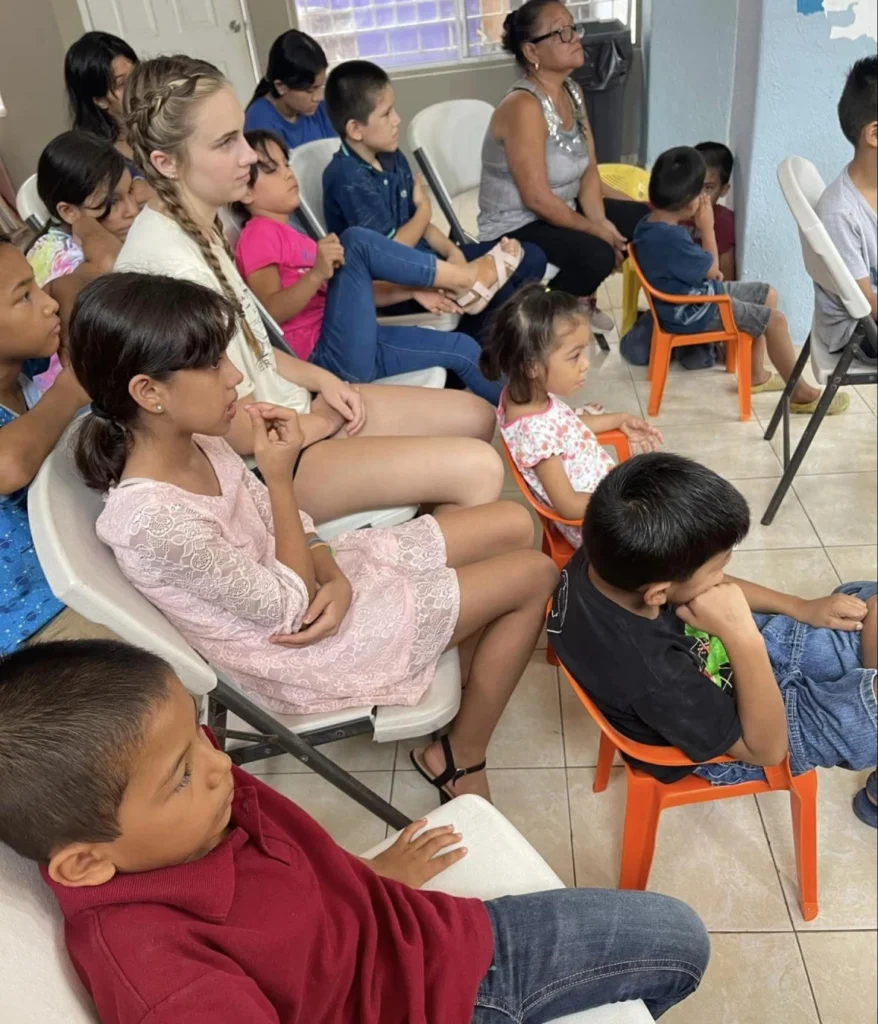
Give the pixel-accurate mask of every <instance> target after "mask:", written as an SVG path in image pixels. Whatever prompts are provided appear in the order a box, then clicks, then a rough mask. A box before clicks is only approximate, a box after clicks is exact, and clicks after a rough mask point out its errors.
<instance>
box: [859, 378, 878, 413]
mask: <svg viewBox="0 0 878 1024" xmlns="http://www.w3.org/2000/svg"><path fill="white" fill-rule="evenodd" d="M854 390H855V391H856V392H857V394H858V395H859V396H860V398H862V399H863V401H864V402H865V403H866V405H868V406H869V408H870V409H871V410H872V412H874V413H876V414H878V384H860V385H858V386H857V387H856V388H854Z"/></svg>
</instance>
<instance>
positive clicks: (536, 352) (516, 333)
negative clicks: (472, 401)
mask: <svg viewBox="0 0 878 1024" xmlns="http://www.w3.org/2000/svg"><path fill="white" fill-rule="evenodd" d="M582 317H583V312H582V309H581V307H580V305H579V300H578V299H577V298H576V296H574V295H568V294H567V292H550V291H548V290H547V288H546V286H545V285H543V284H540V283H539V282H537V281H535V282H532V283H531V284H527V285H524V287H522V288H519V290H518V291H517V292H516V293H515V294H514V295H513V296H512V298H510V299H508V300H507V301H506V302H504V303H503V305H502V306H501V307H500V309H498V310H497V313H496V315H495V316H494V318H493V320H492V322H491V325H490V330H489V338H488V341H487V342H486V344H485V347H484V348H483V349H482V354H481V356H480V357H479V367H480V369H481V371H482V373H483V374H484V375H485V376H486V377H487V378H488V380H500V378H501V377H505V378H506V392H507V394H508V395H509V397H510V398H511V399H512V401H513V402H516V403H517V404H518V405H524V404H525V403H526V402H529V401H530V400H531V399H532V397H533V380H532V378H531V377H530V374H529V370H530V369H531V368H532V367H534V366H535V365H543V364H544V363H545V361H546V358H547V357H548V355H549V353H550V352H551V351H552V350H553V349H554V348H555V346H556V344H557V338H556V328H557V323H558V321H559V320H567V321H570V322H572V321H575V320H577V319H581V318H582Z"/></svg>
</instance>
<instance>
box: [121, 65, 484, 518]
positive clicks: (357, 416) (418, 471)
mask: <svg viewBox="0 0 878 1024" xmlns="http://www.w3.org/2000/svg"><path fill="white" fill-rule="evenodd" d="M125 118H126V130H127V133H128V138H129V140H130V142H131V145H132V147H133V149H134V153H135V156H136V158H137V160H138V163H139V164H140V165H141V166H142V167H143V170H144V174H145V175H146V177H147V180H148V181H149V183H150V184H151V185H152V186H153V188H154V189H155V192H156V198H155V199H154V200H153V201H152V202H150V203H149V204H148V205H147V206H146V207H144V209H143V210H142V211H141V213H140V215H139V216H138V217H137V219H136V220H135V222H134V224H133V225H132V227H131V229H130V231H129V233H128V238H127V239H126V242H125V245H124V247H123V249H122V252H121V253H120V255H119V258H118V260H117V262H116V269H117V270H138V271H142V272H146V273H153V274H166V275H170V276H172V277H177V278H185V279H187V280H191V281H195V282H196V283H199V284H203V285H205V286H207V287H209V288H211V289H213V290H214V291H218V292H221V293H222V294H223V295H225V296H226V298H228V299H229V300H230V301H231V302H232V303H233V304H234V306H235V307H236V308H237V309H238V310H239V312H240V313H241V314H242V317H241V321H240V322H241V326H240V328H239V329H238V330H237V331H236V332H235V335H234V336H233V338H232V341H231V344H230V346H229V350H228V354H229V358H230V359H231V361H232V362H233V363H234V365H235V366H236V367H237V369H238V371H239V372H240V373H241V375H242V378H243V379H242V381H241V383H240V384H239V385H238V389H237V393H238V403H237V404H238V411H239V415H236V416H235V417H234V420H233V423H232V428H231V430H230V432H229V436H228V440H229V442H230V443H231V445H232V447H233V448H235V450H236V451H238V452H239V454H241V455H250V454H252V452H253V444H254V442H253V428H252V423H251V419H250V416H249V415H248V414H247V413H246V412H245V411H244V410H245V408H246V406H248V405H250V404H252V403H253V402H260V403H270V404H273V405H278V406H282V407H284V408H286V409H292V410H295V411H296V412H297V413H298V414H299V422H300V424H301V427H302V432H303V434H304V443H303V446H302V452H301V455H300V458H299V460H298V463H297V465H296V467H295V471H294V476H295V481H296V492H297V496H298V499H299V502H300V504H301V507H302V508H303V509H305V510H307V512H308V513H310V514H311V515H312V516H313V517H314V518H315V519H316V520H317V521H318V522H321V521H325V520H327V519H332V518H334V517H336V516H341V515H347V514H350V513H353V512H356V511H361V510H363V509H366V508H375V507H386V506H391V505H399V504H413V503H429V504H433V505H447V506H472V505H479V504H483V503H485V502H490V501H494V500H495V499H496V498H497V497H498V496H499V494H500V490H501V488H502V482H503V469H502V465H501V463H500V460H499V458H498V456H497V453H496V452H495V451H494V450H493V448H491V446H490V444H488V443H487V442H488V441H490V439H491V437H492V435H493V430H494V417H493V411H492V410H491V408H490V406H489V405H488V403H487V402H485V401H483V400H482V399H479V398H477V397H475V396H474V395H471V394H468V393H465V392H460V391H437V390H432V389H425V388H407V387H400V386H381V385H376V384H363V385H360V386H357V387H352V386H350V385H348V384H346V383H344V382H343V381H341V380H339V379H338V378H337V377H336V376H334V375H333V374H332V373H330V372H328V371H327V370H324V369H322V368H321V367H318V366H315V365H313V364H311V363H308V362H305V361H303V360H299V359H296V358H294V357H293V356H290V355H288V354H286V353H284V352H280V351H276V350H274V349H273V348H272V347H271V344H270V342H269V339H268V336H267V334H266V331H265V328H264V326H263V324H262V321H261V319H260V316H259V313H258V310H257V308H256V306H255V304H254V302H253V299H252V297H251V295H250V293H249V291H248V290H247V287H246V285H245V284H244V281H243V280H242V279H241V277H240V275H239V273H238V271H237V268H236V267H235V263H234V260H233V259H232V257H231V254H230V253H229V251H228V247H227V245H226V243H225V240H224V237H223V232H222V228H221V225H220V222H219V219H218V211H219V210H220V208H222V207H223V206H225V205H227V204H228V203H232V202H236V201H238V200H240V199H241V198H242V197H243V196H244V194H245V193H246V192H247V189H248V187H249V179H250V167H251V164H253V163H254V162H255V161H256V154H255V153H254V152H253V150H252V149H251V148H250V146H249V145H248V144H247V142H246V140H245V139H244V135H243V127H244V112H243V110H242V108H241V105H240V103H239V102H238V100H237V98H236V97H235V94H234V92H233V90H232V87H231V86H230V85H229V83H228V82H227V81H226V79H225V78H223V76H222V75H221V74H220V72H219V71H218V70H217V69H216V68H215V67H213V65H211V64H208V63H206V62H204V61H200V60H194V59H192V58H189V57H184V56H174V57H159V58H156V59H155V60H149V61H143V62H142V63H140V64H139V65H137V67H135V68H134V70H133V71H132V73H131V75H130V77H129V79H128V82H127V84H126V90H125ZM454 269H455V272H458V273H459V274H460V275H461V278H460V280H459V281H457V280H455V281H454V282H449V286H450V287H457V288H460V289H465V288H471V287H472V286H473V284H474V283H475V281H476V280H477V279H480V280H483V283H484V279H483V272H484V269H485V268H484V267H483V266H482V265H481V264H479V265H476V264H468V265H467V266H463V267H456V268H454ZM488 283H490V282H488Z"/></svg>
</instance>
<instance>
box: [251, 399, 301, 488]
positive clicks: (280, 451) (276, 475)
mask: <svg viewBox="0 0 878 1024" xmlns="http://www.w3.org/2000/svg"><path fill="white" fill-rule="evenodd" d="M244 408H245V409H246V410H247V414H248V415H249V417H250V422H251V423H252V424H253V456H254V458H255V459H256V465H257V466H258V467H259V472H260V473H261V474H262V477H263V479H264V480H265V482H266V483H268V482H269V481H270V480H291V479H292V476H293V466H295V464H296V456H297V455H298V454H299V452H300V451H301V449H302V445H303V444H304V443H305V435H304V433H303V432H302V427H301V424H300V423H299V416H298V414H297V413H296V412H294V410H292V409H284V408H283V406H280V405H270V404H269V403H268V402H253V403H252V404H251V405H245V406H244Z"/></svg>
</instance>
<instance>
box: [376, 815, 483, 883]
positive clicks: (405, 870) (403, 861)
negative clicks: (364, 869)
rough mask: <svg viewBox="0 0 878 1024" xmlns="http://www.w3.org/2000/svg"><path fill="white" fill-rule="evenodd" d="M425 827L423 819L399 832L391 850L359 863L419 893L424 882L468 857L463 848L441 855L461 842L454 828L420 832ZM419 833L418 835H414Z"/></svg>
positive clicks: (388, 849)
mask: <svg viewBox="0 0 878 1024" xmlns="http://www.w3.org/2000/svg"><path fill="white" fill-rule="evenodd" d="M426 824H427V819H426V818H421V819H420V821H413V822H412V823H411V825H408V826H407V827H406V828H404V829H403V830H402V832H400V834H399V838H398V839H397V840H396V842H395V843H394V844H393V846H389V847H388V848H387V849H386V850H385V851H384V852H383V853H379V854H378V856H377V857H373V858H372V860H366V859H365V858H360V859H361V860H362V861H363V863H364V864H368V865H369V867H370V868H372V870H373V871H374V872H375V873H376V874H378V875H381V877H382V878H392V879H393V880H394V881H395V882H404V883H405V884H406V885H410V886H411V887H412V888H413V889H420V887H421V886H422V885H423V884H424V883H425V882H429V881H430V879H431V878H435V876H436V875H438V874H440V873H441V872H442V871H444V870H445V869H446V868H450V867H451V865H452V864H456V863H457V862H458V861H459V860H462V859H463V858H464V857H465V856H466V853H467V851H466V848H464V847H461V848H460V849H458V850H451V851H450V852H449V853H443V852H442V851H443V850H446V849H447V847H449V846H454V845H456V844H457V843H459V842H460V839H461V835H460V833H459V832H455V831H454V826H453V825H442V826H441V827H440V828H428V829H427V830H426V831H424V832H421V829H423V828H424V826H425V825H426ZM419 832H420V835H418V834H417V833H419Z"/></svg>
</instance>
